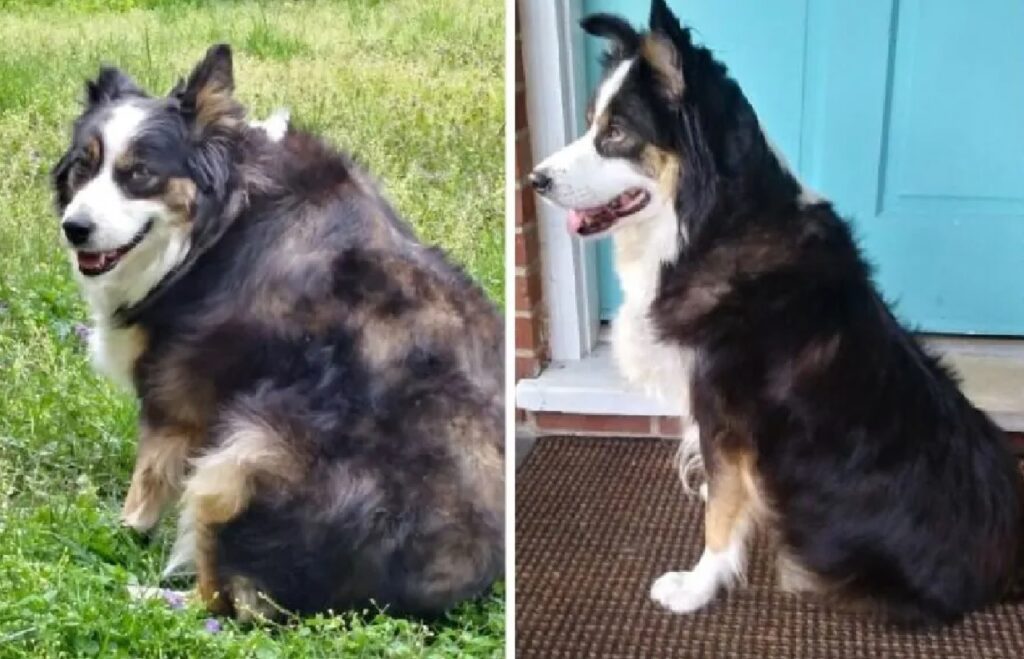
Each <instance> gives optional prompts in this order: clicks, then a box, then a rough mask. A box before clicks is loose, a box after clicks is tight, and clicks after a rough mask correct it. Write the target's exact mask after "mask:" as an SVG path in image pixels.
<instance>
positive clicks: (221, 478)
mask: <svg viewBox="0 0 1024 659" xmlns="http://www.w3.org/2000/svg"><path fill="white" fill-rule="evenodd" d="M221 435H222V436H223V437H224V439H223V440H222V441H221V442H220V444H219V445H218V446H217V447H216V448H214V449H213V450H212V451H210V452H208V453H206V454H205V455H202V456H200V457H199V458H197V459H196V460H194V461H193V464H194V467H195V471H194V472H193V474H192V476H191V477H190V478H189V479H188V482H187V483H186V485H185V495H184V499H185V500H186V501H187V502H194V503H195V506H196V509H195V510H196V522H197V523H198V524H222V523H224V522H227V521H229V520H231V519H233V518H234V517H235V516H236V515H238V514H239V513H240V512H242V511H243V510H244V509H245V508H246V506H248V505H249V499H250V497H251V496H252V489H253V486H254V485H255V484H256V482H257V480H259V479H263V480H266V481H277V482H283V483H296V482H298V481H299V480H300V479H301V478H302V471H301V467H300V465H299V462H298V459H297V457H296V456H295V454H294V452H293V451H292V450H291V449H290V448H289V447H288V445H287V444H286V443H285V440H284V438H282V437H281V436H280V435H279V434H278V433H277V431H276V430H274V429H273V428H271V427H270V426H269V425H267V424H266V423H264V422H262V421H260V420H258V419H254V418H248V417H242V416H238V417H236V418H234V419H232V420H230V421H229V422H228V423H227V424H226V429H225V431H224V432H223V433H221Z"/></svg>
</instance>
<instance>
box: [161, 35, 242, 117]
mask: <svg viewBox="0 0 1024 659" xmlns="http://www.w3.org/2000/svg"><path fill="white" fill-rule="evenodd" d="M234 91H235V75H234V71H233V68H232V63H231V47H230V46H228V45H227V44H217V45H214V46H211V47H210V49H209V50H208V51H206V56H205V57H204V58H203V60H202V61H201V62H199V64H197V65H196V68H195V69H193V70H192V73H191V74H190V75H189V77H188V79H187V80H186V81H185V82H184V83H182V82H179V83H178V84H177V85H176V86H175V88H174V89H173V90H171V96H172V97H174V98H177V99H178V102H179V103H180V107H181V112H182V115H184V117H185V119H186V121H188V122H190V123H192V124H193V125H194V126H195V127H196V128H198V129H199V131H200V132H202V131H203V130H205V129H206V128H208V127H211V126H216V125H218V124H227V125H232V126H233V125H234V124H235V123H237V122H238V121H240V120H241V119H242V114H243V113H242V106H241V105H240V104H239V103H238V102H237V101H236V100H235V98H234V95H233V94H234Z"/></svg>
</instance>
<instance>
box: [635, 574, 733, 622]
mask: <svg viewBox="0 0 1024 659" xmlns="http://www.w3.org/2000/svg"><path fill="white" fill-rule="evenodd" d="M717 590H718V588H717V585H716V584H715V583H713V582H709V581H708V580H707V579H705V578H702V576H701V575H700V574H698V573H697V572H666V573H665V574H663V575H661V576H660V577H658V578H657V579H655V580H654V584H652V585H651V599H652V600H654V601H655V602H656V603H657V604H659V605H660V606H662V607H663V608H666V609H668V610H669V611H671V612H673V613H692V612H694V611H697V610H698V609H702V608H704V606H706V605H707V604H708V603H709V602H710V601H711V600H712V599H713V598H714V597H715V592H716V591H717Z"/></svg>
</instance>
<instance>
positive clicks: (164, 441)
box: [121, 424, 192, 533]
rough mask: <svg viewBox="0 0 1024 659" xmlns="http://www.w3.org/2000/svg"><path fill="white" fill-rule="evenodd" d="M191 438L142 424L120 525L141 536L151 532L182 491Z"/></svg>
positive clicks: (181, 433) (174, 431)
mask: <svg viewBox="0 0 1024 659" xmlns="http://www.w3.org/2000/svg"><path fill="white" fill-rule="evenodd" d="M191 446H192V437H191V436H190V435H189V434H188V433H186V432H182V431H178V430H176V429H173V428H154V427H152V426H149V425H147V424H143V426H142V428H141V429H140V432H139V450H138V455H137V456H136V458H135V469H134V471H133V473H132V482H131V485H130V486H129V487H128V494H127V496H126V497H125V501H124V507H123V508H122V510H121V522H122V523H123V524H124V525H125V526H127V527H130V528H132V529H134V530H136V531H138V532H140V533H144V532H146V531H149V530H150V529H152V528H153V527H154V526H155V525H156V523H157V522H158V521H160V515H161V514H162V513H163V510H164V508H165V507H166V506H167V504H168V503H170V502H171V500H172V499H174V498H175V497H177V496H178V493H179V492H180V491H181V481H182V478H183V477H184V474H185V466H186V463H187V460H188V455H189V452H190V450H191Z"/></svg>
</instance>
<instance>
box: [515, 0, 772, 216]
mask: <svg viewBox="0 0 1024 659" xmlns="http://www.w3.org/2000/svg"><path fill="white" fill-rule="evenodd" d="M581 26H582V27H583V29H584V30H585V31H586V32H588V33H590V34H592V35H595V36H599V37H604V38H606V39H608V40H609V43H610V46H609V48H608V50H607V52H606V54H605V59H604V63H605V76H604V79H603V80H602V82H601V84H600V85H599V86H598V88H597V90H596V93H595V94H594V97H593V99H592V101H591V104H590V106H589V108H588V111H587V122H588V130H587V132H586V133H585V134H584V135H583V136H582V137H580V138H579V139H578V140H576V141H575V142H573V143H572V144H569V145H568V146H566V147H565V148H563V149H561V150H560V151H558V152H556V153H554V154H552V155H551V156H550V157H548V158H547V159H546V160H544V161H543V162H541V163H540V164H539V165H538V166H537V167H536V169H534V170H533V172H532V173H531V174H530V183H531V184H532V186H533V187H534V188H535V189H536V190H537V192H539V193H540V194H541V195H543V196H544V197H545V198H546V199H548V200H549V201H551V202H553V203H555V204H557V205H559V206H562V207H564V208H567V209H569V210H570V213H569V228H570V230H571V231H572V232H574V233H575V234H577V235H580V236H598V235H603V234H605V233H608V232H610V231H613V230H615V229H617V228H620V227H623V226H626V225H628V224H632V223H638V222H643V221H647V220H650V219H652V218H656V217H664V216H665V215H666V212H667V211H675V215H676V216H677V217H678V218H679V221H680V232H681V233H682V234H683V235H686V234H688V233H691V234H692V232H693V229H694V228H695V225H698V224H699V223H700V222H701V220H702V219H703V218H704V217H706V216H707V215H708V214H709V213H710V211H711V209H712V207H713V206H714V204H715V202H716V197H717V187H718V184H719V182H720V181H721V179H722V178H730V177H736V176H738V175H739V174H740V173H741V172H740V170H742V169H743V168H744V167H746V165H745V164H744V163H745V161H746V160H747V159H749V157H750V156H751V148H752V147H753V146H756V145H757V144H759V143H760V144H763V143H764V140H763V137H762V136H761V134H760V128H759V126H758V123H757V119H756V116H755V115H754V112H753V110H752V108H751V107H750V104H749V103H748V102H747V101H746V99H745V98H744V96H743V94H742V92H741V91H740V89H739V86H738V85H737V84H736V83H735V82H734V81H733V80H732V79H730V78H729V77H728V75H727V74H726V70H725V67H724V66H723V65H722V64H720V63H719V62H717V61H715V59H714V58H713V57H712V55H711V53H710V52H709V51H708V50H707V49H706V48H703V47H700V46H695V45H694V44H693V42H692V40H691V36H690V31H689V30H688V29H685V28H683V27H681V26H680V24H679V21H678V19H677V18H676V17H675V15H673V13H672V12H671V10H670V9H669V8H668V6H667V5H666V4H665V1H664V0H654V1H653V3H652V6H651V15H650V24H649V29H648V31H645V32H638V31H637V30H636V29H634V28H633V27H632V26H631V25H630V24H629V23H627V22H626V21H625V20H624V19H622V18H620V17H618V16H611V15H607V14H596V15H592V16H588V17H587V18H584V19H583V21H581ZM759 141H760V142H759Z"/></svg>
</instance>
